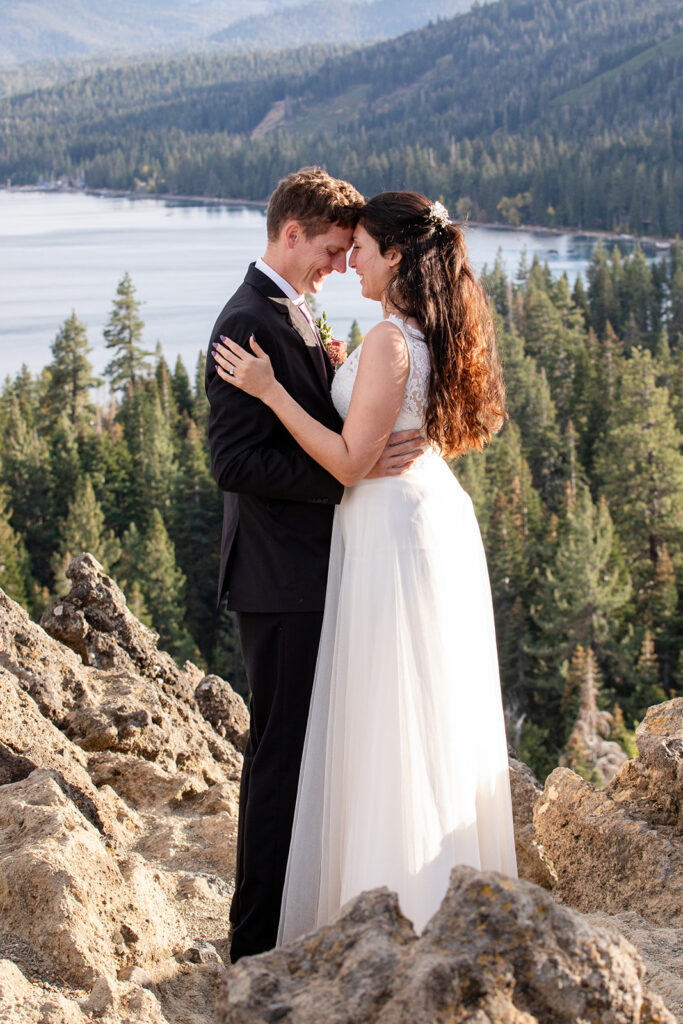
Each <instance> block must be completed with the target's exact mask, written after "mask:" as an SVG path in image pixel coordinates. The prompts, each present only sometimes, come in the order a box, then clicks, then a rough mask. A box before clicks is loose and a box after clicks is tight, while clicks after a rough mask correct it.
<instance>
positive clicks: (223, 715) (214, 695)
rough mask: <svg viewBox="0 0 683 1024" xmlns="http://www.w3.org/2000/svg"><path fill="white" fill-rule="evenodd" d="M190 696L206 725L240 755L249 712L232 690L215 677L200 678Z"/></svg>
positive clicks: (244, 742)
mask: <svg viewBox="0 0 683 1024" xmlns="http://www.w3.org/2000/svg"><path fill="white" fill-rule="evenodd" d="M194 696H195V700H196V701H197V706H198V707H199V710H200V711H201V713H202V714H203V715H204V718H205V719H206V720H207V722H210V723H211V725H212V726H213V727H214V729H215V730H216V732H217V733H219V735H221V736H226V737H227V738H228V739H229V740H230V742H231V743H233V744H234V745H235V746H236V747H237V749H238V750H241V751H242V752H244V748H245V747H246V745H247V738H248V736H249V712H248V711H247V709H246V706H245V704H244V701H243V700H242V698H241V697H240V696H239V695H238V694H236V693H235V691H234V690H233V688H232V686H230V685H228V683H226V682H225V681H224V680H223V679H221V678H220V677H219V676H213V675H212V676H204V678H203V679H202V681H201V682H200V683H199V684H198V686H197V688H196V690H195V691H194Z"/></svg>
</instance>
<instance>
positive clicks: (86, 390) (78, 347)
mask: <svg viewBox="0 0 683 1024" xmlns="http://www.w3.org/2000/svg"><path fill="white" fill-rule="evenodd" d="M90 351H91V348H90V345H89V344H88V335H87V331H86V327H85V324H83V323H81V321H80V320H79V319H78V318H77V316H76V313H75V311H73V310H72V312H71V316H70V317H68V318H67V319H66V320H65V321H64V323H63V325H62V326H61V328H60V329H59V332H58V334H57V337H56V338H55V340H54V342H53V344H52V362H51V363H50V364H49V366H48V368H47V369H48V372H49V379H50V383H49V387H48V390H47V395H46V399H47V410H48V418H49V420H50V421H53V422H54V421H56V420H57V419H58V418H59V416H60V415H61V413H62V412H65V413H66V415H67V416H68V418H69V421H70V423H71V425H72V427H74V428H76V427H78V426H79V424H81V423H82V422H84V421H87V420H89V419H91V418H92V416H93V415H94V411H95V410H94V406H93V403H92V400H91V396H90V389H91V388H94V387H97V386H98V385H99V384H100V383H101V382H100V380H99V379H98V378H97V377H95V376H94V375H93V370H92V364H91V363H90V360H89V359H88V353H89V352H90Z"/></svg>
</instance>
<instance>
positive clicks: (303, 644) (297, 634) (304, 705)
mask: <svg viewBox="0 0 683 1024" xmlns="http://www.w3.org/2000/svg"><path fill="white" fill-rule="evenodd" d="M322 617H323V613H322V612H291V613H266V612H238V613H237V619H238V624H239V630H240V639H241V643H242V653H243V655H244V662H245V666H246V670H247V678H248V680H249V687H250V690H251V701H250V706H249V710H250V729H249V740H248V742H247V747H246V750H245V753H244V767H243V769H242V781H241V785H240V809H239V822H238V833H237V868H236V879H235V896H234V898H233V902H232V907H231V910H230V920H231V921H232V923H233V935H232V945H231V947H230V959H231V960H232V962H233V963H235V961H236V960H239V958H240V957H242V956H252V955H254V954H256V953H263V952H265V951H266V950H269V949H272V948H273V946H274V945H275V941H276V939H277V929H278V923H279V920H280V903H281V900H282V889H283V886H284V881H285V872H286V868H287V856H288V853H289V844H290V839H291V834H292V823H293V820H294V807H295V804H296V793H297V786H298V781H299V769H300V766H301V755H302V752H303V745H304V739H305V736H306V722H307V720H308V709H309V704H310V700H311V690H312V687H313V677H314V675H315V663H316V657H317V653H318V643H319V640H320V630H321V627H322Z"/></svg>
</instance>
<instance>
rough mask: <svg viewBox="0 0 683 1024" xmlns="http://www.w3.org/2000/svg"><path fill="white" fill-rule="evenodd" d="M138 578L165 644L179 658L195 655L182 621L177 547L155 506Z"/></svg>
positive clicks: (144, 538) (144, 539)
mask: <svg viewBox="0 0 683 1024" xmlns="http://www.w3.org/2000/svg"><path fill="white" fill-rule="evenodd" d="M136 578H137V582H138V584H139V586H140V591H141V593H142V597H143V599H144V603H145V607H146V608H147V611H148V613H149V616H150V618H151V620H152V625H153V626H154V629H155V630H156V631H157V632H158V634H159V638H160V643H161V644H162V646H163V647H164V648H166V649H167V650H169V651H170V652H171V653H172V654H173V655H175V656H176V657H178V658H179V659H180V660H184V659H185V658H188V657H191V656H193V655H194V656H196V648H195V645H194V643H193V642H192V640H191V638H190V637H189V635H188V633H187V631H186V629H185V627H184V624H183V619H184V614H185V576H184V575H183V573H182V572H181V570H180V569H179V568H178V566H177V564H176V556H175V549H174V547H173V544H172V542H171V539H170V537H169V535H168V533H167V531H166V527H165V525H164V520H163V519H162V517H161V513H160V512H159V510H158V509H156V508H155V509H154V510H153V511H152V514H151V516H150V520H149V526H148V527H147V530H146V531H145V533H144V534H143V535H142V538H141V541H140V546H139V561H138V567H137V572H136Z"/></svg>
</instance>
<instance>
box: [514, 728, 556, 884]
mask: <svg viewBox="0 0 683 1024" xmlns="http://www.w3.org/2000/svg"><path fill="white" fill-rule="evenodd" d="M508 761H509V765H510V793H511V796H512V817H513V820H514V823H515V853H516V854H517V871H518V872H519V877H520V878H526V880H527V881H529V882H535V883H536V885H542V886H543V887H544V888H546V889H552V888H553V886H554V885H555V882H556V880H557V879H556V876H555V873H554V869H553V868H552V866H551V865H549V864H548V863H547V861H546V858H545V856H544V852H543V848H542V846H541V845H540V844H539V843H538V842H537V840H536V832H535V830H534V805H535V803H536V801H537V800H538V798H539V797H540V795H541V793H542V792H543V787H542V786H541V784H540V783H539V781H538V779H537V778H536V776H535V775H534V773H533V772H532V770H531V768H529V767H528V765H526V764H524V762H523V761H520V760H519V758H518V757H517V756H516V754H515V753H514V751H513V750H512V748H508Z"/></svg>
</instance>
